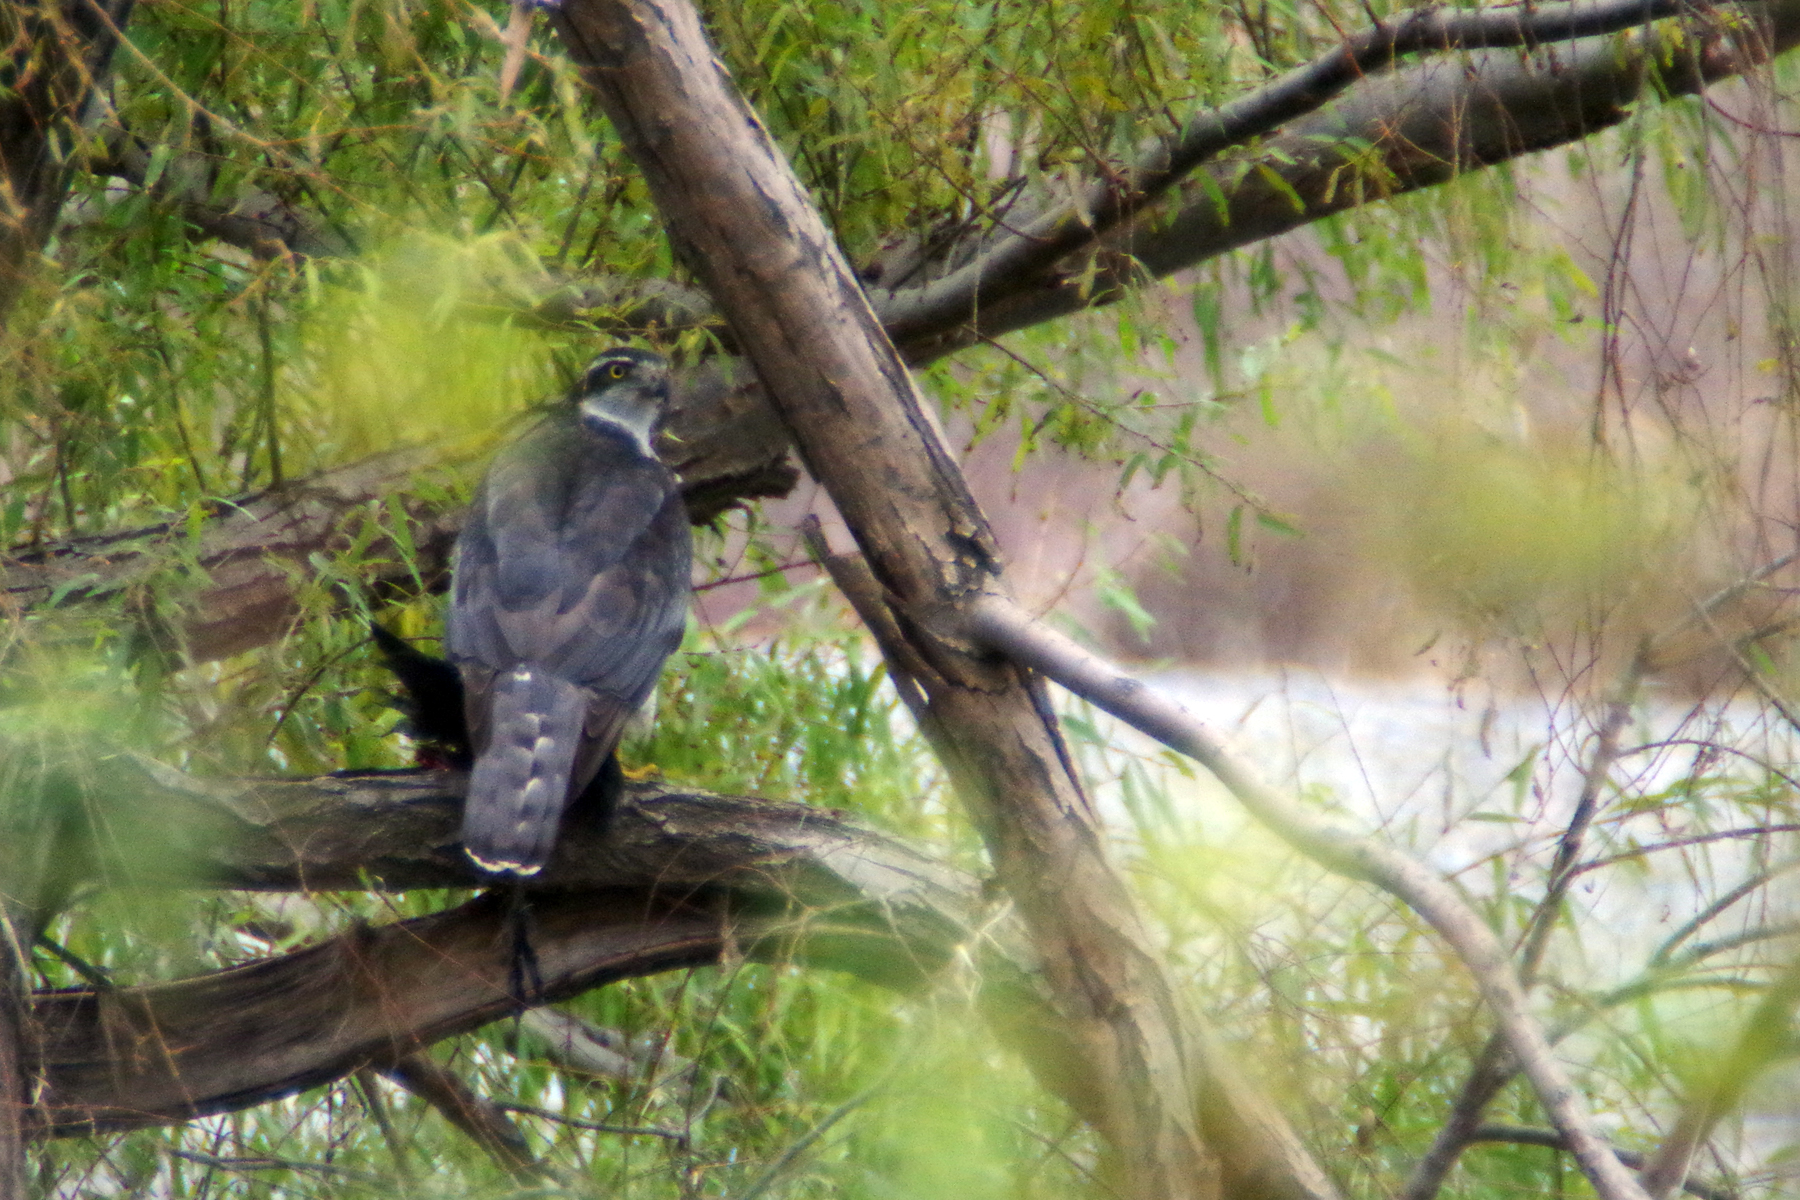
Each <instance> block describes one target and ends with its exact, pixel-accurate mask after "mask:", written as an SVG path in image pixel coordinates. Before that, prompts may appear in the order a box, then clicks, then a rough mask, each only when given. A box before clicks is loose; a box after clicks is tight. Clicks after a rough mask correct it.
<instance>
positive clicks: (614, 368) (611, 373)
mask: <svg viewBox="0 0 1800 1200" xmlns="http://www.w3.org/2000/svg"><path fill="white" fill-rule="evenodd" d="M629 374H631V368H630V367H627V366H626V365H625V364H624V363H612V364H610V365H609V366H608V367H607V368H606V377H607V378H608V379H623V378H625V376H627V375H629Z"/></svg>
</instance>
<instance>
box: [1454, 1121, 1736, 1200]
mask: <svg viewBox="0 0 1800 1200" xmlns="http://www.w3.org/2000/svg"><path fill="white" fill-rule="evenodd" d="M1477 1142H1487V1143H1500V1144H1505V1145H1512V1146H1543V1147H1546V1148H1547V1149H1550V1150H1565V1149H1567V1148H1568V1147H1567V1146H1566V1145H1565V1144H1564V1142H1563V1140H1562V1135H1561V1134H1559V1133H1557V1132H1556V1131H1555V1130H1554V1129H1532V1128H1529V1127H1526V1126H1522V1125H1483V1126H1481V1127H1480V1128H1478V1129H1476V1130H1474V1131H1473V1132H1472V1133H1470V1134H1469V1136H1468V1138H1467V1139H1465V1142H1464V1144H1465V1145H1474V1144H1475V1143H1477ZM1613 1153H1614V1154H1617V1155H1618V1156H1619V1161H1620V1162H1622V1163H1624V1164H1625V1165H1626V1166H1628V1167H1630V1168H1631V1169H1632V1170H1634V1171H1635V1170H1638V1169H1639V1168H1641V1167H1642V1166H1643V1165H1644V1156H1643V1155H1641V1154H1638V1153H1636V1152H1635V1151H1632V1150H1619V1149H1615V1150H1614V1151H1613ZM1681 1186H1682V1190H1683V1191H1685V1192H1686V1193H1687V1194H1688V1195H1690V1196H1698V1197H1700V1200H1737V1194H1738V1193H1737V1191H1736V1189H1734V1188H1728V1187H1715V1186H1713V1185H1712V1184H1706V1183H1700V1182H1698V1181H1696V1180H1692V1179H1690V1180H1688V1181H1687V1182H1686V1183H1684V1184H1682V1185H1681Z"/></svg>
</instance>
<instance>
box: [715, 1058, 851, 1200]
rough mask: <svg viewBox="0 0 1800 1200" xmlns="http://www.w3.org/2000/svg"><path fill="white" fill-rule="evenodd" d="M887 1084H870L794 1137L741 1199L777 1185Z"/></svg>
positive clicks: (757, 1194) (754, 1197)
mask: <svg viewBox="0 0 1800 1200" xmlns="http://www.w3.org/2000/svg"><path fill="white" fill-rule="evenodd" d="M884 1086H885V1081H883V1082H880V1083H873V1084H870V1085H869V1086H868V1087H866V1088H864V1089H863V1090H862V1091H860V1092H858V1093H856V1095H854V1096H852V1097H850V1098H849V1099H848V1100H846V1101H844V1102H843V1103H842V1104H840V1105H838V1106H837V1107H836V1108H834V1109H832V1110H831V1111H830V1112H828V1113H826V1114H825V1115H824V1116H823V1117H821V1118H820V1119H819V1123H818V1124H817V1125H814V1126H813V1127H812V1128H811V1129H809V1130H807V1131H806V1132H805V1133H803V1134H801V1135H800V1136H799V1137H798V1138H796V1139H794V1144H793V1145H791V1146H789V1147H788V1148H787V1149H786V1150H783V1151H782V1152H781V1154H780V1155H779V1156H777V1157H776V1159H775V1161H774V1162H772V1163H770V1164H769V1165H768V1166H767V1167H766V1168H765V1169H764V1170H763V1173H762V1174H761V1175H758V1176H757V1177H756V1182H755V1183H752V1184H751V1185H750V1186H749V1187H748V1188H746V1189H744V1191H743V1193H742V1194H741V1195H739V1196H738V1197H737V1200H756V1198H757V1197H758V1196H761V1195H762V1194H763V1193H764V1192H766V1191H768V1190H769V1189H770V1188H771V1187H773V1186H775V1183H776V1181H777V1180H779V1179H780V1178H781V1177H782V1175H784V1174H786V1172H787V1169H788V1168H789V1167H791V1166H792V1165H793V1164H794V1160H795V1159H797V1158H799V1157H800V1156H801V1155H802V1154H805V1153H806V1152H807V1150H808V1149H810V1148H811V1147H812V1145H813V1143H814V1142H817V1141H818V1140H819V1139H820V1138H822V1137H824V1136H825V1134H826V1133H827V1132H828V1131H829V1130H830V1129H831V1127H832V1126H833V1125H836V1124H837V1123H838V1122H839V1121H841V1120H843V1119H844V1118H845V1117H847V1116H849V1115H850V1114H851V1113H852V1112H854V1111H855V1110H856V1109H858V1108H860V1107H861V1106H862V1105H864V1104H866V1103H868V1100H869V1097H871V1096H873V1095H874V1094H875V1093H876V1092H878V1091H880V1090H881V1089H882V1087H884Z"/></svg>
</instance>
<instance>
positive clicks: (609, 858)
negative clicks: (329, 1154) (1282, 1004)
mask: <svg viewBox="0 0 1800 1200" xmlns="http://www.w3.org/2000/svg"><path fill="white" fill-rule="evenodd" d="M463 783H464V780H463V778H462V777H461V776H460V775H458V774H456V773H454V772H426V771H397V772H365V773H349V774H344V775H337V776H327V777H324V778H320V779H286V780H265V781H260V782H243V781H237V782H232V781H213V782H202V781H198V780H194V779H191V778H189V777H186V776H183V775H181V774H180V773H179V772H176V771H172V770H169V769H168V768H165V767H160V766H157V765H156V764H153V763H133V762H131V761H129V760H124V761H120V762H117V763H115V764H114V766H113V770H112V773H111V774H110V775H108V776H106V777H105V778H103V779H99V780H97V781H96V783H95V784H94V788H93V792H92V794H91V795H90V796H89V797H88V798H87V799H88V801H89V802H88V803H86V804H84V805H83V806H82V807H83V810H84V811H87V812H90V813H92V814H94V819H93V829H92V830H91V835H92V841H93V847H94V852H93V854H92V856H91V857H90V863H91V869H92V871H93V873H94V875H93V877H94V878H96V879H99V880H104V881H105V882H107V883H108V884H111V885H115V886H171V885H176V886H189V887H193V886H204V887H233V888H248V889H256V890H268V891H285V890H308V891H313V890H320V889H326V890H329V889H332V888H353V889H358V890H361V889H364V888H367V887H369V886H371V884H373V885H374V886H377V887H380V888H384V889H389V890H395V891H404V890H407V889H411V888H419V887H445V886H451V887H456V886H474V885H476V884H478V883H479V882H480V880H479V879H477V878H476V877H475V876H474V875H473V873H472V872H471V871H470V869H469V868H468V867H467V865H466V864H465V863H464V862H463V859H462V856H461V854H460V853H459V851H458V849H457V827H458V823H459V815H460V808H461V802H462V786H463ZM534 890H535V891H536V892H537V897H536V899H535V900H534V903H533V916H534V929H533V945H534V948H535V950H536V952H537V956H538V964H539V970H540V972H541V974H542V978H543V983H544V987H545V990H546V993H547V994H548V995H549V996H550V997H552V998H560V997H564V996H569V995H573V994H575V993H577V992H580V991H583V990H586V989H588V988H592V987H597V986H600V985H602V984H605V983H607V982H611V981H614V980H618V979H624V978H629V977H634V976H639V975H647V974H652V973H655V972H659V971H667V970H674V969H678V968H682V967H689V966H696V965H705V964H710V963H714V962H717V961H719V959H720V958H721V957H722V956H724V955H727V954H730V955H744V956H748V957H751V958H760V959H779V960H784V961H786V960H800V961H804V962H807V963H809V964H810V965H813V966H817V967H827V968H835V969H841V970H845V971H850V972H853V973H855V974H857V975H859V976H861V977H863V978H865V979H868V980H870V981H872V982H875V983H878V984H881V985H883V986H887V987H893V988H897V989H901V990H913V989H917V988H920V987H923V986H928V985H929V984H930V982H931V980H932V979H933V978H934V977H936V976H937V975H938V974H939V973H940V972H941V970H942V969H943V967H944V966H945V965H946V964H949V963H952V962H956V961H961V960H962V959H963V958H964V957H965V956H972V957H973V958H974V959H975V960H976V961H977V962H978V963H979V964H980V984H981V987H982V990H983V995H984V997H985V998H986V1000H985V1002H986V1003H987V1004H988V1006H989V1007H990V1008H991V1009H992V1011H993V1013H994V1017H995V1019H996V1020H997V1021H999V1022H1000V1023H1001V1024H1002V1025H1003V1027H1004V1028H1005V1029H1006V1030H1007V1031H1009V1032H1010V1033H1011V1034H1012V1035H1013V1036H1015V1037H1017V1038H1018V1039H1019V1040H1020V1042H1021V1045H1022V1047H1023V1048H1024V1049H1026V1050H1027V1051H1028V1052H1030V1053H1036V1054H1039V1055H1056V1054H1058V1053H1060V1048H1059V1047H1058V1046H1057V1044H1056V1043H1055V1041H1054V1039H1053V1038H1051V1039H1047V1038H1044V1037H1040V1036H1036V1035H1035V1032H1034V1031H1035V1030H1036V1029H1037V1028H1038V1027H1039V1026H1040V1025H1042V1024H1044V1023H1045V1022H1046V1021H1047V1017H1046V1016H1045V1015H1044V1009H1043V1004H1042V1002H1041V1001H1040V1000H1039V999H1038V998H1037V994H1036V985H1035V984H1034V982H1033V976H1034V972H1033V969H1032V964H1031V962H1030V959H1029V957H1028V955H1027V954H1026V953H1025V952H1024V950H1023V949H1022V947H1021V944H1020V941H1019V939H1018V938H1017V936H1016V935H1015V934H1014V933H1013V932H1012V931H1011V928H1010V924H1009V922H1008V921H1007V920H1006V919H1005V918H1004V917H1003V916H1002V915H1001V914H999V913H997V912H996V911H995V910H994V906H993V905H992V904H991V902H989V901H987V900H984V899H983V898H982V896H981V889H980V887H979V885H978V884H977V882H976V881H975V880H972V879H970V878H968V877H966V876H964V875H962V874H960V873H958V872H956V871H954V870H951V869H949V868H947V867H945V866H943V865H941V864H939V863H937V862H935V861H933V860H931V859H929V858H927V857H925V856H923V855H921V854H920V853H918V852H917V851H915V850H913V849H911V848H909V847H908V846H906V845H904V844H903V843H900V842H898V841H896V840H894V839H892V838H888V837H885V836H883V835H881V834H878V833H875V832H872V831H870V830H867V829H863V828H861V827H859V826H857V825H855V824H853V823H851V822H849V821H847V820H845V819H843V818H842V817H839V816H837V815H835V814H832V813H827V812H821V811H820V810H818V809H814V808H809V807H806V806H804V805H795V804H775V803H770V802H768V801H759V800H753V799H747V798H743V797H731V796H715V795H709V794H705V793H694V792H685V791H676V790H670V789H665V788H659V787H655V786H652V785H648V784H633V785H631V789H630V794H629V797H628V801H627V803H626V804H624V805H623V806H621V808H620V810H619V812H618V814H617V817H616V820H615V823H614V825H613V826H612V827H611V828H609V829H608V830H607V831H606V832H605V833H604V834H601V833H599V832H596V831H595V830H593V829H591V828H583V827H580V826H576V827H572V828H571V829H570V830H568V831H567V836H565V838H564V839H563V841H562V842H561V843H560V844H559V846H558V851H557V855H556V858H555V860H554V861H553V862H552V863H551V864H550V865H549V866H548V867H547V868H546V870H545V872H544V875H543V877H542V878H541V879H539V880H536V881H534ZM508 903H509V900H508V899H507V898H506V897H505V896H494V895H486V896H481V897H477V898H476V899H474V900H471V901H469V902H468V903H465V904H463V905H461V906H458V907H456V908H452V909H450V910H448V911H445V912H440V913H435V914H433V915H431V916H429V917H424V918H419V919H416V920H412V921H407V922H402V923H399V924H396V925H391V926H385V927H381V928H373V929H371V928H363V927H359V928H356V929H352V930H350V931H349V932H347V933H345V934H343V935H341V936H339V937H337V938H334V939H331V940H329V941H327V942H325V943H322V944H319V945H315V946H311V947H308V948H306V949H303V950H299V951H296V952H294V953H291V954H286V955H280V956H276V957H272V958H268V959H261V960H257V961H254V962H250V963H246V964H243V965H241V966H237V967H232V968H229V969H226V970H223V971H217V972H213V973H211V974H208V975H202V976H199V977H196V978H193V979H185V980H175V981H170V982H164V983H154V984H148V985H144V986H137V987H114V988H108V989H94V988H83V989H76V990H72V991H56V992H45V993H41V994H39V995H38V996H37V997H36V1002H35V1010H36V1015H37V1024H38V1025H39V1027H40V1028H41V1030H42V1038H41V1042H40V1044H39V1046H38V1048H37V1049H36V1050H35V1051H34V1053H33V1055H32V1057H31V1060H30V1063H29V1066H30V1068H31V1070H32V1072H33V1073H34V1074H35V1075H37V1076H39V1077H40V1079H41V1084H42V1086H41V1091H40V1094H39V1097H38V1103H37V1105H36V1107H35V1108H34V1109H33V1110H32V1121H33V1125H34V1127H35V1129H36V1131H37V1132H38V1133H39V1134H40V1135H46V1136H66V1135H78V1134H84V1133H89V1132H93V1131H95V1130H100V1129H125V1128H133V1127H138V1126H145V1125H156V1124H166V1123H169V1122H174V1121H183V1120H187V1119H190V1118H192V1117H195V1116H199V1115H203V1114H206V1113H216V1112H226V1111H233V1110H237V1109H241V1108H246V1107H249V1106H251V1105H254V1104H258V1103H261V1102H263V1101H265V1100H268V1099H272V1098H274V1097H277V1096H282V1095H287V1094H290V1093H292V1092H294V1091H297V1090H299V1089H301V1088H304V1087H308V1086H313V1085H317V1084H320V1083H324V1082H327V1081H329V1080H332V1079H337V1078H342V1077H343V1076H345V1075H348V1074H350V1073H352V1072H354V1071H357V1070H358V1069H361V1068H363V1067H370V1066H373V1067H376V1068H388V1067H390V1066H392V1065H394V1064H396V1063H401V1062H403V1061H404V1060H405V1059H406V1058H407V1056H408V1055H411V1054H415V1053H417V1052H418V1051H419V1050H420V1049H421V1048H423V1047H424V1046H427V1045H429V1044H430V1043H431V1042H433V1041H436V1040H438V1039H441V1038H444V1037H449V1036H452V1035H455V1034H458V1033H461V1032H465V1031H467V1030H470V1029H474V1028H476V1027H478V1026H480V1025H482V1024H485V1023H486V1022H489V1021H492V1020H496V1019H499V1018H501V1017H504V1016H507V1015H509V1014H510V1013H511V1012H512V1011H513V1010H514V1008H515V1006H516V1005H515V1001H514V1000H513V999H512V996H511V994H510V988H509V983H508V975H509V972H510V970H511V953H512V951H511V941H510V938H509V937H508V936H507V934H506V919H507V917H506V908H507V905H508ZM1040 1069H1041V1071H1042V1073H1044V1074H1047V1075H1051V1076H1054V1075H1056V1074H1057V1071H1058V1070H1059V1066H1058V1064H1057V1063H1056V1062H1054V1061H1045V1062H1043V1063H1041V1064H1040ZM1074 1099H1077V1100H1078V1099H1079V1098H1078V1097H1075V1098H1074Z"/></svg>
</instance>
